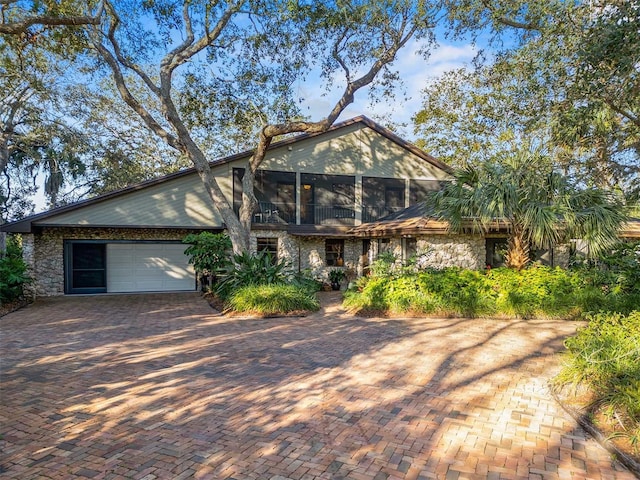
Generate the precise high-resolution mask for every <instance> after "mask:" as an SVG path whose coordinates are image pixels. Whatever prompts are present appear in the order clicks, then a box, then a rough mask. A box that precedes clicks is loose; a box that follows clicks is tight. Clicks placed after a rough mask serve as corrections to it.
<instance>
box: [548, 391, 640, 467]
mask: <svg viewBox="0 0 640 480" xmlns="http://www.w3.org/2000/svg"><path fill="white" fill-rule="evenodd" d="M551 393H552V395H553V397H554V398H555V400H556V401H557V402H558V403H559V404H560V405H561V406H562V408H564V409H565V411H566V412H567V413H569V415H571V416H572V417H573V419H574V420H575V421H576V422H578V424H579V425H580V426H581V427H582V428H583V429H584V430H585V431H587V432H588V433H589V435H591V436H592V437H593V438H595V439H596V440H597V441H598V443H600V445H602V446H603V447H604V448H605V449H606V450H607V451H609V452H610V453H611V454H612V455H614V456H615V458H616V460H618V461H619V462H620V463H621V464H623V465H624V466H625V467H627V468H628V469H629V470H630V471H631V472H632V473H633V474H634V475H635V476H637V477H638V478H640V454H639V452H638V450H637V449H636V448H635V447H634V446H633V445H632V444H631V442H630V441H629V439H628V438H625V437H613V438H612V437H611V435H614V434H616V433H619V432H620V431H621V430H620V425H619V424H618V423H617V422H616V421H615V420H614V419H612V418H610V417H608V416H606V415H604V414H603V412H602V411H600V410H599V409H598V408H596V407H593V402H592V396H591V395H590V394H589V392H587V391H584V390H579V389H578V390H573V389H569V388H564V389H554V388H551Z"/></svg>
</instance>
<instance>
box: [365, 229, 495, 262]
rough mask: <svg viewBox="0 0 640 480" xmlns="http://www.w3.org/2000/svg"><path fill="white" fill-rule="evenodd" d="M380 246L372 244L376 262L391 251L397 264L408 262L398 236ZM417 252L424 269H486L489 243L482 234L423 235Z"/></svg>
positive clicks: (417, 242) (419, 240) (377, 243)
mask: <svg viewBox="0 0 640 480" xmlns="http://www.w3.org/2000/svg"><path fill="white" fill-rule="evenodd" d="M388 240H389V241H388V242H387V243H381V242H380V241H378V240H376V239H374V240H373V241H372V242H371V252H370V257H371V258H372V259H375V258H376V257H377V256H378V255H379V254H380V253H381V252H382V251H385V252H391V253H392V254H393V255H395V257H396V258H397V259H398V262H401V261H405V260H406V258H404V252H403V249H402V239H401V238H398V237H395V238H390V239H388ZM416 249H417V255H418V256H419V263H420V266H421V267H431V268H445V267H462V268H469V269H481V268H484V266H485V260H486V243H485V239H484V237H482V236H480V235H421V236H416Z"/></svg>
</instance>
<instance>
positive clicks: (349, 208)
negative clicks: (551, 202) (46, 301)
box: [2, 117, 450, 296]
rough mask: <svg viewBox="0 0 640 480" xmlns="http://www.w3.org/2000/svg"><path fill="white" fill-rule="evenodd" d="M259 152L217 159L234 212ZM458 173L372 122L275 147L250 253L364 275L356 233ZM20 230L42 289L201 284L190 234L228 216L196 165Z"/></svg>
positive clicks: (259, 185) (261, 181)
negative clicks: (190, 253) (188, 251)
mask: <svg viewBox="0 0 640 480" xmlns="http://www.w3.org/2000/svg"><path fill="white" fill-rule="evenodd" d="M250 155H251V152H243V153H240V154H237V155H232V156H230V157H226V158H223V159H221V160H218V161H215V162H212V164H211V166H212V171H213V173H214V175H215V176H216V178H217V180H218V182H219V183H220V185H221V188H222V189H223V191H224V192H225V194H226V195H227V198H228V199H229V201H230V202H231V203H232V204H233V206H234V208H235V209H236V210H238V209H239V207H240V202H241V198H242V182H241V178H242V174H243V168H244V166H245V165H246V164H247V160H248V159H249V157H250ZM449 172H450V169H449V167H448V166H447V165H445V164H443V163H442V162H439V161H438V160H436V159H435V158H433V157H431V156H430V155H428V154H426V153H424V152H423V151H422V150H420V149H418V148H417V147H415V146H413V145H411V144H410V143H408V142H405V141H404V140H402V139H400V138H399V137H398V136H396V135H395V134H393V133H392V132H391V131H389V130H387V129H385V128H383V127H382V126H380V125H378V124H376V123H374V122H372V121H371V120H369V119H367V118H365V117H357V118H353V119H351V120H348V121H345V122H342V123H340V124H337V125H335V126H334V127H332V128H331V129H329V130H328V131H326V132H323V133H319V134H313V135H299V136H296V137H293V138H289V139H286V140H283V141H280V142H277V143H274V144H273V145H272V146H271V147H270V149H269V151H268V154H267V157H266V159H265V161H264V163H263V165H262V166H261V170H260V171H259V172H258V174H257V175H256V184H255V193H256V196H257V198H258V200H259V206H260V208H259V210H258V211H257V212H256V213H255V215H254V223H253V229H252V234H251V242H252V249H253V250H254V251H255V250H268V251H270V252H272V253H273V254H274V255H276V256H277V257H278V258H283V259H286V260H287V261H288V262H290V264H291V265H292V267H293V268H295V269H296V270H304V269H310V270H311V271H312V272H313V273H314V274H315V275H318V276H322V275H326V270H327V269H329V268H332V267H341V268H347V269H351V270H353V272H354V273H355V272H360V273H361V272H362V271H363V269H364V268H365V267H366V263H367V261H368V260H367V259H368V258H369V255H368V252H369V250H370V244H371V242H370V241H369V240H368V239H363V238H360V237H358V236H355V235H353V234H352V233H350V230H351V229H352V228H354V227H355V226H358V225H360V224H362V223H365V222H369V221H373V220H376V219H378V218H381V217H384V216H386V215H388V214H389V213H392V212H395V211H399V210H402V209H404V208H406V207H409V206H410V205H412V204H415V203H417V202H418V201H419V200H420V199H421V198H422V197H423V196H424V193H425V192H426V191H429V190H434V189H438V188H440V184H441V182H442V181H446V180H447V179H448V178H449ZM2 229H3V230H4V231H7V232H15V233H21V234H22V235H23V251H24V257H25V260H26V261H27V263H28V265H29V267H30V269H31V272H32V276H33V277H34V279H35V284H34V289H35V294H36V295H39V296H49V295H61V294H74V293H101V292H143V291H169V290H173V291H175V290H195V289H196V278H195V274H194V272H193V269H192V267H191V266H190V265H189V264H188V259H187V257H186V256H185V255H184V249H185V245H184V244H182V243H181V240H182V238H184V236H185V235H187V234H188V233H194V232H199V231H210V232H220V231H223V229H224V225H223V222H222V219H221V217H220V215H219V213H218V212H217V210H216V208H215V207H214V205H213V203H212V201H211V200H210V199H209V197H208V196H207V194H206V192H205V189H204V187H203V185H202V183H201V180H200V178H199V177H198V175H197V173H196V171H195V170H194V169H188V170H184V171H180V172H178V173H174V174H172V175H168V176H165V177H162V178H159V179H154V180H151V181H147V182H144V183H141V184H139V185H134V186H131V187H128V188H125V189H122V190H119V191H115V192H111V193H108V194H105V195H101V196H99V197H95V198H92V199H89V200H85V201H81V202H77V203H74V204H71V205H67V206H64V207H61V208H57V209H54V210H51V211H48V212H44V213H41V214H37V215H33V216H30V217H27V218H25V219H23V220H20V221H16V222H13V223H8V224H5V225H3V226H2Z"/></svg>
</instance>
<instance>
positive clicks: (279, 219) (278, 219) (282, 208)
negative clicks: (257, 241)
mask: <svg viewBox="0 0 640 480" xmlns="http://www.w3.org/2000/svg"><path fill="white" fill-rule="evenodd" d="M253 223H280V224H283V225H286V224H288V223H296V210H295V206H294V205H292V204H290V203H277V202H258V211H257V212H256V213H254V214H253Z"/></svg>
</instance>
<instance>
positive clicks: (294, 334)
mask: <svg viewBox="0 0 640 480" xmlns="http://www.w3.org/2000/svg"><path fill="white" fill-rule="evenodd" d="M0 326H1V328H2V336H1V339H0V348H1V353H2V398H1V402H0V403H1V405H0V415H1V418H2V426H1V427H0V434H1V437H0V445H1V447H2V455H1V457H0V465H1V468H2V469H3V470H2V472H3V473H2V476H3V477H6V478H74V477H76V478H145V479H153V478H170V479H177V478H211V479H227V478H228V479H231V478H234V479H238V480H239V479H253V478H255V479H265V478H268V479H271V478H273V479H286V478H291V479H316V478H318V479H320V478H323V479H341V478H345V479H346V478H353V479H386V478H389V479H391V478H406V479H409V478H412V479H413V478H574V477H575V478H623V479H630V478H634V477H633V476H632V475H631V474H630V473H628V472H627V471H625V470H623V469H622V468H621V467H619V466H618V465H616V464H614V463H612V461H611V460H610V459H609V458H608V455H607V453H606V452H605V451H604V450H602V449H601V448H600V447H599V446H598V445H597V444H595V443H594V442H592V441H591V440H587V439H586V438H585V434H584V433H583V432H582V431H581V430H580V429H579V428H578V427H577V426H576V425H575V424H574V423H573V422H572V420H571V419H570V418H569V417H568V416H566V415H565V414H564V412H562V411H561V409H560V408H559V407H558V406H556V404H555V403H554V402H553V400H552V399H551V396H550V395H549V393H548V391H547V387H546V381H547V379H548V378H549V377H550V376H551V375H552V374H553V373H554V372H555V370H556V368H557V361H558V360H557V357H556V356H555V355H554V354H555V353H556V352H558V351H560V350H561V349H562V341H563V340H564V338H566V336H568V335H570V334H572V333H573V332H574V331H575V328H576V324H574V323H568V322H558V321H522V320H513V321H502V320H482V319H473V320H470V319H419V318H418V319H415V318H412V319H365V318H353V317H349V316H347V315H345V314H344V312H342V311H341V310H340V308H339V307H338V306H336V305H335V304H329V305H327V306H326V308H325V309H324V310H323V311H321V312H320V313H318V314H314V315H310V316H308V317H304V318H284V319H266V320H262V319H241V318H227V317H222V316H216V315H214V314H213V312H212V310H211V309H210V308H209V306H208V304H207V303H206V302H205V301H204V300H202V299H201V298H200V297H199V296H197V295H196V294H168V295H167V294H163V295H159V294H158V295H151V294H150V295H122V296H96V297H81V298H80V297H75V298H74V297H65V298H57V299H51V300H44V301H40V302H38V303H36V304H34V305H32V306H30V307H28V308H26V309H23V310H20V311H18V312H15V313H13V314H10V315H8V316H6V317H3V318H2V319H1V320H0Z"/></svg>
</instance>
